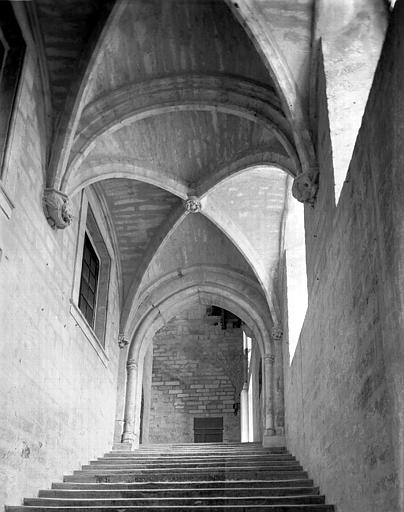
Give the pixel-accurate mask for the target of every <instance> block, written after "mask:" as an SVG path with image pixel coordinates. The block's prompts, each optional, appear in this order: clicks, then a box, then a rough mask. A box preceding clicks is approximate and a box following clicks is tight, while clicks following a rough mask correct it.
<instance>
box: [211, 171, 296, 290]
mask: <svg viewBox="0 0 404 512" xmlns="http://www.w3.org/2000/svg"><path fill="white" fill-rule="evenodd" d="M287 179H288V175H287V174H286V173H285V172H283V171H281V170H280V169H277V168H274V167H272V168H271V167H257V168H253V169H251V170H246V171H245V172H242V173H239V174H237V175H235V176H232V177H231V178H229V179H227V180H225V181H223V182H222V183H220V184H219V185H218V186H216V187H215V188H214V189H213V190H211V191H210V192H209V193H208V195H207V198H206V201H205V203H204V211H205V212H206V214H207V215H208V216H209V217H210V218H211V219H212V220H213V221H216V222H217V224H218V226H220V227H221V229H223V230H224V231H226V232H227V233H229V235H230V236H231V237H232V238H233V241H234V243H236V244H237V245H238V247H239V248H240V250H241V251H242V252H243V253H244V254H245V255H248V254H249V255H252V256H253V257H254V259H255V260H256V263H257V267H256V268H257V269H259V270H258V274H259V277H260V279H261V281H262V282H263V284H264V286H265V287H266V288H268V287H270V286H271V284H272V282H271V278H272V275H273V273H274V272H276V270H277V265H278V261H279V252H280V242H281V235H282V222H283V213H284V205H285V199H286V190H287Z"/></svg>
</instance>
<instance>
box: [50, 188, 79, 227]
mask: <svg viewBox="0 0 404 512" xmlns="http://www.w3.org/2000/svg"><path fill="white" fill-rule="evenodd" d="M42 202H43V209H44V212H45V216H46V220H47V221H48V224H49V225H50V226H51V228H52V229H64V228H66V227H67V226H69V225H70V223H71V221H72V219H73V214H72V211H71V207H70V203H69V198H68V197H67V195H66V194H64V193H63V192H60V191H59V190H55V189H54V188H46V189H45V190H44V194H43V201H42Z"/></svg>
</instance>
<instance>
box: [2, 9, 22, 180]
mask: <svg viewBox="0 0 404 512" xmlns="http://www.w3.org/2000/svg"><path fill="white" fill-rule="evenodd" d="M24 53H25V41H24V38H23V36H22V34H21V30H20V27H19V25H18V22H17V20H16V18H15V15H14V10H13V7H12V5H11V2H6V1H3V2H0V176H1V174H2V173H3V165H4V157H5V152H6V147H7V137H8V133H9V129H10V124H11V119H12V114H13V111H14V103H15V98H16V96H17V89H18V81H19V78H20V74H21V69H22V63H23V58H24Z"/></svg>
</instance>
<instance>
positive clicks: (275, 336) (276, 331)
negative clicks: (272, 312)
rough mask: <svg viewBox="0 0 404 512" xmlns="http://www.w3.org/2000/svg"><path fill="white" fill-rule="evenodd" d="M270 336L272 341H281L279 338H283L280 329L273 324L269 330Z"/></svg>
mask: <svg viewBox="0 0 404 512" xmlns="http://www.w3.org/2000/svg"><path fill="white" fill-rule="evenodd" d="M271 337H272V339H273V340H274V341H281V339H282V338H283V331H282V329H281V328H280V327H279V326H277V325H274V326H273V327H272V330H271Z"/></svg>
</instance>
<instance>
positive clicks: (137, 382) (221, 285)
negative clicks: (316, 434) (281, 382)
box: [118, 267, 278, 446]
mask: <svg viewBox="0 0 404 512" xmlns="http://www.w3.org/2000/svg"><path fill="white" fill-rule="evenodd" d="M198 268H199V267H198ZM197 270H198V269H197V268H195V271H197ZM196 274H197V272H189V273H188V274H187V275H186V276H184V277H185V279H184V280H183V279H180V280H179V279H175V280H173V275H170V276H166V277H165V279H163V280H159V283H157V282H156V283H154V284H153V285H152V286H151V287H150V289H148V290H145V292H144V293H143V294H142V301H141V304H140V305H139V312H138V314H137V315H135V317H134V318H133V319H132V323H131V326H130V328H129V329H128V333H129V335H130V339H131V340H132V341H131V345H130V347H129V351H128V361H127V371H128V374H127V383H126V401H125V414H124V432H123V437H122V439H123V441H124V442H130V443H132V444H133V445H135V446H136V445H137V444H138V442H139V428H140V424H139V422H140V400H141V388H142V377H143V361H144V357H145V354H146V353H147V351H148V348H149V347H150V344H151V343H152V339H153V336H154V334H155V333H156V332H157V330H158V329H160V328H161V327H162V326H164V325H165V323H166V322H168V321H169V320H170V319H171V318H172V317H173V316H175V314H176V312H178V311H181V310H184V309H186V308H187V307H189V306H192V305H193V304H196V303H199V304H200V303H202V304H207V305H210V304H214V305H217V306H219V307H223V308H225V309H228V310H230V311H232V312H233V313H235V314H236V315H237V316H239V317H240V318H241V319H242V320H243V322H245V324H246V325H247V326H248V327H249V328H250V329H251V331H252V333H253V334H254V338H255V339H256V341H257V343H258V346H259V348H260V351H261V355H262V360H263V376H264V387H263V390H264V392H263V428H264V436H265V437H267V436H268V437H271V436H274V435H275V433H276V431H275V423H274V418H275V410H274V383H275V382H276V379H277V377H278V376H277V375H275V371H274V370H273V369H274V368H275V369H276V365H274V364H273V363H274V359H275V354H274V350H273V342H272V340H271V334H270V333H271V327H272V321H271V318H270V315H269V311H268V307H267V304H266V300H265V297H263V295H262V293H261V291H260V290H259V287H258V286H257V285H256V283H254V282H253V281H252V280H251V279H250V278H245V277H244V276H243V277H242V278H241V279H240V276H239V275H238V274H237V273H235V272H230V273H228V274H227V275H226V273H225V272H224V270H223V269H221V268H219V269H218V268H212V267H211V268H207V267H205V268H203V269H199V275H196ZM221 275H222V276H223V277H220V276H221ZM237 276H238V279H237ZM201 278H202V279H201ZM249 292H250V293H249ZM118 423H119V424H120V422H118Z"/></svg>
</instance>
